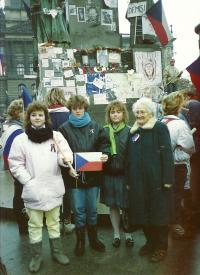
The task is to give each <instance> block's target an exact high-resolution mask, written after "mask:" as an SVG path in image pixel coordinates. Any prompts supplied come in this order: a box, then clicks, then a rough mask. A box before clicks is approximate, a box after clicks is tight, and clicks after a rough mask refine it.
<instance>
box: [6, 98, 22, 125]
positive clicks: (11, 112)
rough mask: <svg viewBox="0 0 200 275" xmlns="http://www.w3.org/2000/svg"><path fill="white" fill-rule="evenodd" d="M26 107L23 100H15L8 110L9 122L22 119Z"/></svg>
mask: <svg viewBox="0 0 200 275" xmlns="http://www.w3.org/2000/svg"><path fill="white" fill-rule="evenodd" d="M23 110H24V105H23V100H22V99H15V100H13V101H12V102H11V103H10V105H9V106H8V109H7V119H8V121H10V120H13V119H20V116H21V113H23Z"/></svg>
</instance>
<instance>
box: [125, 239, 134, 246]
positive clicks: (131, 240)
mask: <svg viewBox="0 0 200 275" xmlns="http://www.w3.org/2000/svg"><path fill="white" fill-rule="evenodd" d="M125 243H126V247H133V246H134V240H133V239H131V238H128V239H126V242H125Z"/></svg>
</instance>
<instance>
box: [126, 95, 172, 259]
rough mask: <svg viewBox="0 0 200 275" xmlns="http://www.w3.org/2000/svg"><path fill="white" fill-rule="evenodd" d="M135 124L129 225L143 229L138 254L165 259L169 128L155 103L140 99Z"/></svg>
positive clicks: (129, 169) (128, 176)
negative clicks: (159, 116)
mask: <svg viewBox="0 0 200 275" xmlns="http://www.w3.org/2000/svg"><path fill="white" fill-rule="evenodd" d="M133 112H134V115H135V118H136V121H135V123H134V125H133V127H132V128H131V130H130V136H129V139H128V144H127V170H126V179H127V185H128V186H127V188H128V189H129V219H130V224H131V225H133V226H135V225H139V226H141V227H142V229H143V232H144V235H145V237H146V244H145V245H144V246H142V247H141V249H140V251H139V255H140V256H143V255H148V254H150V255H151V257H150V260H151V261H152V262H159V261H161V260H163V259H164V258H165V256H166V254H167V248H168V224H169V220H170V209H171V207H170V205H171V203H170V202H171V187H172V185H173V180H174V164H173V153H172V149H171V142H170V135H169V131H168V129H167V126H166V125H165V124H163V123H162V122H160V121H156V119H155V112H156V110H155V104H154V103H153V102H152V101H151V100H150V99H148V98H140V99H139V100H138V101H137V102H136V103H135V104H134V105H133Z"/></svg>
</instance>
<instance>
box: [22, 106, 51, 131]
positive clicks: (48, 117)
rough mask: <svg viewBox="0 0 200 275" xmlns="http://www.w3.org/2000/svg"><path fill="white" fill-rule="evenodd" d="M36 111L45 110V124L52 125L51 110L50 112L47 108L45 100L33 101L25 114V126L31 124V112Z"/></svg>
mask: <svg viewBox="0 0 200 275" xmlns="http://www.w3.org/2000/svg"><path fill="white" fill-rule="evenodd" d="M36 111H43V112H44V115H45V124H47V125H49V126H50V125H51V120H50V116H49V112H48V109H47V107H46V105H45V104H44V103H43V102H39V101H34V102H33V103H31V104H29V105H28V108H27V110H26V115H25V120H24V127H25V128H26V127H27V126H29V125H30V124H31V121H30V116H31V113H33V112H36Z"/></svg>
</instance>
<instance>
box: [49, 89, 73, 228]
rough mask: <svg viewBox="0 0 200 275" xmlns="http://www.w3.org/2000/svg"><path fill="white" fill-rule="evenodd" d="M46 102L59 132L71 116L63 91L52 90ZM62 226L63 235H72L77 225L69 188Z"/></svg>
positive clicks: (52, 122) (54, 128)
mask: <svg viewBox="0 0 200 275" xmlns="http://www.w3.org/2000/svg"><path fill="white" fill-rule="evenodd" d="M45 101H46V104H47V107H48V111H49V115H50V118H51V124H52V128H53V130H55V131H58V128H59V127H60V126H61V125H62V124H63V123H64V122H66V121H68V118H69V114H70V112H69V109H68V108H67V100H66V98H65V95H64V91H63V89H61V88H56V87H55V88H52V89H51V90H50V91H49V92H48V94H47V95H46V98H45ZM60 224H61V230H62V232H63V233H71V232H73V230H74V229H75V225H74V224H73V223H71V205H70V196H69V190H68V189H67V188H65V194H64V196H63V204H62V207H61V221H60Z"/></svg>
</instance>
